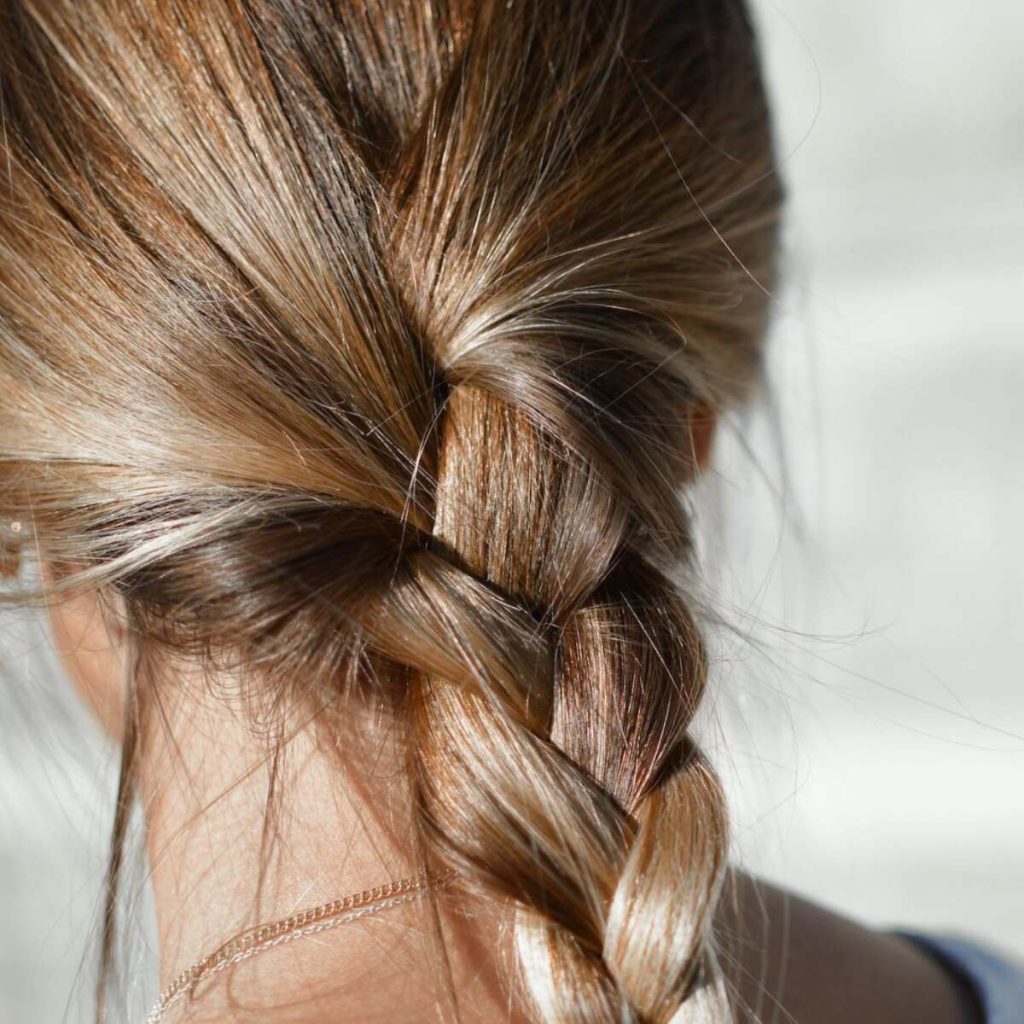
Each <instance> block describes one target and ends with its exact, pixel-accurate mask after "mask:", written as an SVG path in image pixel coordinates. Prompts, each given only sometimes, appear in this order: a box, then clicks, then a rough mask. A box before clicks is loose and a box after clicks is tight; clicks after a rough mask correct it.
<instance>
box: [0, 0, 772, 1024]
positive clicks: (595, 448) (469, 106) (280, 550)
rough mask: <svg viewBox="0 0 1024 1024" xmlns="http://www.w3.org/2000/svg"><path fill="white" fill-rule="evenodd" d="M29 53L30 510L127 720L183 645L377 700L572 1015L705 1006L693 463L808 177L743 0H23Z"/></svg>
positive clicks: (16, 177) (266, 684)
mask: <svg viewBox="0 0 1024 1024" xmlns="http://www.w3.org/2000/svg"><path fill="white" fill-rule="evenodd" d="M0 90H2V92H0V95H2V97H3V115H4V121H5V133H4V140H3V161H2V165H3V168H4V181H3V187H2V189H0V372H2V376H3V379H4V381H5V390H4V396H3V403H2V405H0V460H2V461H0V481H2V486H3V491H2V497H3V503H4V506H5V507H4V509H3V511H4V512H5V513H6V514H8V515H9V516H12V517H17V518H19V519H22V520H25V521H27V522H31V524H32V529H33V532H34V534H35V536H36V537H37V538H38V542H39V545H40V548H41V550H42V551H43V553H44V555H45V557H46V559H47V563H48V566H49V567H50V571H51V572H52V573H53V575H54V577H55V578H56V580H57V581H58V582H57V584H56V585H58V586H62V587H65V588H68V589H71V590H75V591H77V592H82V591H83V590H86V589H88V590H90V591H92V592H94V593H96V594H98V595H101V596H102V597H103V599H104V600H105V602H106V603H107V605H108V606H109V607H110V608H111V609H114V608H117V609H118V622H119V623H120V624H121V626H122V627H123V629H124V635H125V638H126V639H125V643H126V644H127V646H128V648H129V649H130V651H131V652H132V655H133V657H132V659H130V661H131V665H132V669H131V674H130V678H129V680H128V690H129V692H130V694H131V700H130V711H129V715H128V719H127V729H128V733H129V735H128V736H127V737H126V756H127V757H129V760H130V759H131V757H133V756H134V753H135V752H137V751H138V749H139V747H140V745H141V746H142V747H143V748H144V746H145V743H146V737H147V735H148V730H149V729H150V728H151V725H152V723H151V722H149V721H148V717H149V709H150V708H151V706H152V703H153V694H154V693H156V692H158V691H159V689H160V688H166V687H168V686H173V680H174V673H173V671H172V669H171V666H173V664H175V663H179V664H180V663H182V662H183V661H187V662H188V663H189V664H200V665H203V666H206V668H207V669H209V670H210V672H211V674H215V673H219V672H223V673H228V674H229V675H230V676H231V678H232V679H234V680H239V679H240V680H241V685H242V686H243V690H244V694H245V699H246V704H247V706H249V707H250V708H251V709H252V711H253V714H254V718H255V717H256V716H257V715H258V716H259V718H260V720H261V721H265V720H266V715H267V714H268V712H270V713H273V712H275V711H277V712H280V713H281V714H282V715H284V714H286V712H287V710H288V709H291V708H294V707H298V706H309V707H311V708H314V709H315V708H319V707H323V706H325V705H327V704H331V703H337V702H338V701H339V700H350V701H362V700H366V699H369V700H371V701H372V702H377V703H381V704H383V705H384V706H385V707H386V708H387V709H388V712H389V714H391V715H392V716H393V717H394V718H395V720H396V721H398V722H400V723H401V725H402V729H403V734H404V735H405V736H406V741H407V744H408V750H409V769H408V770H409V772H410V776H411V779H412V783H413V786H414V791H415V793H416V794H417V803H416V808H417V814H416V820H415V830H416V833H417V836H418V837H419V839H420V840H421V841H422V843H423V848H424V850H425V854H424V856H425V858H426V859H427V860H428V861H430V862H431V863H435V864H438V865H445V866H449V867H453V868H455V869H456V870H457V872H458V874H459V878H460V879H461V891H462V892H463V894H464V895H472V896H473V897H483V898H494V899H498V900H504V901H510V902H511V904H512V905H513V906H514V907H516V908H517V926H516V938H517V944H518V948H519V950H520V953H521V965H522V967H521V971H522V979H523V981H524V982H525V986H526V989H527V990H528V992H529V993H530V995H531V997H532V999H533V1001H534V1006H535V1010H534V1012H535V1013H537V1014H538V1015H539V1017H540V1019H543V1020H547V1021H584V1020H586V1021H596V1020H608V1021H611V1020H616V1021H617V1020H627V1019H628V1020H638V1021H640V1020H642V1021H650V1022H655V1021H668V1020H670V1019H673V1016H674V1014H675V1013H676V1011H677V1010H678V1009H679V1007H680V1005H682V1003H683V1002H684V1001H685V1000H687V998H688V997H689V996H690V995H691V993H692V992H693V990H694V989H695V988H697V987H700V986H699V985H698V982H705V981H707V980H708V979H709V978H711V977H712V976H713V973H714V972H713V969H712V965H711V961H710V945H709V935H708V925H709V912H710V908H711V906H712V904H713V899H714V895H715V893H716V890H717V885H718V881H719V879H720V876H721V870H722V866H723V863H724V853H725V843H726V827H725V816H724V811H723V808H722V801H721V796H720V794H719V792H718V789H717V786H716V784H715V780H714V775H713V772H712V771H711V769H710V768H709V766H708V765H707V763H706V762H705V760H704V758H703V757H702V755H701V754H700V752H699V751H698V750H697V749H696V748H695V746H694V744H693V743H692V741H691V739H690V738H689V736H688V726H689V724H690V721H691V718H692V716H693V713H694V711H695V708H696V706H697V704H698V701H699V699H700V695H701V691H702V688H703V684H704V680H705V677H706V674H707V665H706V660H705V655H704V650H703V647H702V644H701V641H700V634H699V631H698V629H697V626H696V623H695V619H694V616H693V614H692V612H691V610H690V609H689V608H688V607H687V603H686V600H685V599H684V597H683V596H682V594H681V592H680V590H679V588H678V586H677V585H676V584H675V583H674V582H673V574H674V572H675V570H676V569H677V568H679V567H680V566H682V565H685V563H686V561H687V559H688V557H689V554H690V524H689V522H688V517H687V514H686V511H685V506H684V504H683V503H682V502H681V501H680V489H681V488H683V487H684V486H685V485H686V483H687V482H688V481H689V480H690V479H691V477H692V476H693V473H694V470H695V467H696V463H697V462H698V458H697V454H696V450H695V449H696V448H699V447H701V446H702V445H701V443H700V442H699V441H698V442H695V438H699V437H700V436H701V434H702V431H703V434H704V435H705V436H706V433H707V427H706V425H707V423H708V422H710V420H711V419H712V418H713V417H714V415H715V414H716V413H717V412H718V411H719V410H720V409H722V408H723V407H726V406H728V405H730V404H732V403H735V402H737V401H739V400H741V399H742V398H743V397H745V395H746V394H747V393H748V392H749V391H750V389H751V387H752V386H753V385H754V384H755V382H756V379H757V374H758V367H759V364H760V346H761V340H762V335H763V330H764V324H765V318H766V313H767V303H768V295H769V292H770V290H771V287H772V283H773V256H774V247H775V237H776V225H777V217H778V209H779V203H780V188H779V183H778V180H777V178H776V176H775V172H774V166H773V154H772V149H771V139H770V131H769V122H768V114H767V111H766V105H765V97H764V94H763V91H762V85H761V81H760V78H759V71H758V65H757V60H756V53H755V45H754V39H753V37H752V34H751V30H750V26H749V23H748V21H747V18H746V15H745V14H744V11H743V9H742V7H741V6H740V5H739V4H738V3H735V2H726V0H722V2H711V0H707V2H693V3H660V2H659V3H635V4H634V3H627V2H625V0H606V2H594V0H557V2H552V0H543V2H541V0H524V2H519V0H515V2H512V3H505V2H500V3H499V2H494V3H488V2H484V3H480V2H468V0H467V2H450V3H445V2H441V0H434V2H423V0H417V2H416V3H405V2H397V0H395V2H389V3H387V4H380V5H372V4H355V3H353V4H342V5H338V4H334V3H328V2H327V0H323V2H314V3H304V4H292V3H287V2H280V0H216V2H214V0H211V2H207V3H203V4H193V3H185V2H166V0H160V2H156V0H137V2H134V3H131V4H125V3H115V2H113V0H109V2H108V0H90V2H83V0H74V2H72V0H50V2H48V3H47V4H45V5H41V4H35V3H29V2H28V0H10V2H6V3H3V4H0ZM702 425H703V426H702ZM129 769H130V766H129ZM130 780H131V772H130V770H127V771H126V773H125V784H126V786H128V787H130Z"/></svg>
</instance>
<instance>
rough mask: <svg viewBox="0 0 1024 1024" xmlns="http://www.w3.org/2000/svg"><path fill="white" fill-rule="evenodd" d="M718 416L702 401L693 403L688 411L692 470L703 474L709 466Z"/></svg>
mask: <svg viewBox="0 0 1024 1024" xmlns="http://www.w3.org/2000/svg"><path fill="white" fill-rule="evenodd" d="M717 423H718V416H717V414H716V412H715V410H714V409H713V408H712V407H711V406H710V405H709V404H708V403H707V402H704V401H699V402H695V403H694V405H693V406H692V407H691V409H690V413H689V424H690V443H691V445H692V452H693V460H694V468H695V471H696V472H698V473H701V472H703V471H704V470H705V469H707V468H708V466H709V465H710V464H711V449H712V445H713V442H714V438H715V427H716V425H717Z"/></svg>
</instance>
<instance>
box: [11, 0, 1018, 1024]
mask: <svg viewBox="0 0 1024 1024" xmlns="http://www.w3.org/2000/svg"><path fill="white" fill-rule="evenodd" d="M755 13H756V15H757V18H758V21H759V23H760V26H761V31H762V36H763V40H764V49H765V58H766V62H767V70H768V76H769V81H770V86H771V91H772V93H773V97H774V101H775V108H776V116H777V122H778V128H779V140H780V146H779V150H780V159H781V163H782V169H783V173H784V174H785V176H786V178H787V180H788V182H789V188H790V194H791V202H790V209H789V216H790V223H789V228H788V232H787V239H786V253H787V255H786V259H787V268H788V277H789V283H788V285H787V287H786V290H785V291H784V292H783V293H781V294H780V295H779V296H777V318H776V327H775V331H774V336H773V339H772V342H771V344H772V365H771V375H772V382H773V391H772V395H773V401H774V408H775V411H774V412H773V414H772V415H766V414H764V413H763V412H762V413H759V414H757V415H755V416H753V417H752V418H751V419H750V420H749V421H747V422H744V423H741V424H737V425H736V426H737V427H738V428H740V429H742V437H743V443H741V441H740V440H739V439H738V437H737V436H736V432H735V430H728V429H727V430H725V431H724V432H723V436H722V437H721V439H720V444H719V448H718V451H717V459H716V467H717V469H716V472H715V473H714V474H712V475H711V476H709V478H708V480H707V481H706V483H705V485H704V493H703V494H702V496H701V503H700V506H699V508H700V526H701V530H702V538H703V540H704V543H705V546H706V553H707V558H708V561H709V564H710V568H709V582H708V586H709V590H710V591H711V593H712V594H713V595H714V600H715V601H716V602H717V603H718V605H719V606H720V608H721V609H722V611H723V612H724V613H725V614H727V615H728V617H729V618H730V620H731V621H732V622H733V623H734V624H735V626H736V627H737V629H736V631H735V632H729V631H726V630H724V629H716V630H714V631H713V637H714V642H715V645H716V651H717V653H718V656H719V672H718V680H717V682H718V687H717V690H716V699H715V701H714V702H712V703H710V704H709V716H708V719H707V722H706V725H705V728H706V733H707V742H708V744H709V745H710V746H711V747H713V748H714V750H715V754H716V756H717V758H718V760H719V763H720V764H721V765H722V768H723V771H724V772H725V774H726V777H727V780H728V785H729V788H730V791H731V793H732V802H733V809H734V815H735V818H736V820H737V828H736V856H737V858H738V859H739V860H740V861H741V862H742V863H744V864H746V865H747V866H748V867H750V868H752V869H754V870H756V871H759V872H762V873H763V874H765V875H767V876H768V877H770V878H772V879H775V880H779V881H782V882H784V883H786V884H788V885H791V886H792V887H794V888H796V889H798V890H800V891H802V892H805V893H808V894H810V895H811V896H813V897H816V898H818V899H819V900H822V901H824V902H825V903H827V904H829V905H831V906H833V907H836V908H838V909H840V910H843V911H845V912H847V913H849V914H852V915H854V916H855V917H858V918H860V919H861V920H864V921H867V922H870V923H875V924H879V925H889V924H899V925H903V926H921V927H941V928H952V929H957V930H961V931H967V932H970V933H973V934H975V935H978V936H983V937H986V938H988V939H990V940H991V941H993V942H996V943H1000V944H1003V945H1005V946H1010V947H1016V948H1017V949H1019V950H1024V868H1022V865H1024V695H1022V688H1021V686H1020V682H1019V677H1020V674H1021V668H1020V666H1021V665H1022V663H1024V629H1022V628H1021V624H1020V619H1021V616H1022V615H1024V541H1022V538H1021V536H1020V530H1021V523H1022V522H1024V472H1022V470H1024V466H1022V464H1021V463H1022V458H1021V441H1020V438H1021V436H1022V435H1024V403H1022V401H1021V396H1022V395H1024V344H1022V342H1024V311H1022V304H1021V296H1022V292H1024V268H1022V263H1024V66H1022V64H1021V61H1020V47H1021V43H1022V42H1024V5H1021V4H1019V3H1015V2H1011V0H990V2H988V3H983V4H973V5H966V4H958V3H953V2H949V0H945V2H935V0H888V2H887V3H885V4H882V3H880V2H877V0H875V2H868V3H858V4H853V3H845V4H844V3H832V4H823V3H821V2H820V0H780V2H778V3H775V4H771V3H767V2H761V0H758V2H756V3H755ZM726 426H727V427H728V426H729V425H728V424H727V425H726ZM777 426H778V427H781V438H782V450H781V458H780V452H779V446H778V443H777V434H776V431H775V427H777ZM745 446H749V448H750V450H749V451H748V450H745ZM0 652H2V656H3V663H4V664H3V680H2V689H0V694H2V698H0V708H2V719H0V915H2V919H3V921H4V927H3V928H2V929H0V1024H56V1022H59V1021H62V1020H67V1021H69V1022H79V1021H82V1022H84V1021H85V1020H87V1019H88V1015H87V1013H86V1008H87V1007H88V995H89V977H90V969H89V965H90V964H91V963H92V959H91V953H89V952H88V951H90V950H91V948H92V947H91V946H90V943H92V942H93V941H94V938H95V924H96V909H97V899H98V894H99V891H100V884H101V879H102V870H103V863H104V854H105V848H106V834H107V828H108V822H109V817H110V798H111V793H112V783H113V767H114V763H115V762H114V756H113V752H112V751H110V750H109V749H108V748H106V747H105V746H104V745H103V744H102V741H101V740H100V737H99V736H98V734H97V731H96V729H95V727H94V726H93V725H92V724H91V722H90V721H89V720H88V718H87V717H86V716H85V715H84V713H83V711H82V709H81V708H80V707H78V705H77V704H76V703H75V702H74V700H73V698H71V697H70V695H69V693H68V690H67V687H66V686H65V685H64V683H63V680H62V679H61V678H60V674H59V672H58V671H57V670H56V668H55V666H54V663H53V659H52V656H51V655H50V653H49V651H48V648H47V640H46V637H45V634H44V633H41V632H40V631H39V629H38V625H37V624H36V623H35V622H34V620H33V617H32V616H31V615H28V614H19V615H15V614H13V613H5V614H4V615H3V616H2V617H0ZM143 906H144V905H143ZM142 922H143V927H142V930H143V932H144V931H145V928H144V924H145V914H144V913H143V914H142ZM136 950H137V952H136V955H135V957H134V958H133V959H132V960H131V961H130V963H129V967H128V975H129V978H128V980H129V989H130V991H131V992H132V993H133V995H134V998H135V1003H136V1010H137V1011H141V1009H142V1007H143V1006H144V1005H145V1003H146V1001H147V999H148V997H149V995H150V994H151V984H152V981H151V967H152V952H151V950H148V949H147V946H146V944H145V942H143V943H141V944H138V945H137V947H136ZM83 958H85V959H84V961H83ZM83 962H84V964H85V968H84V969H82V970H80V968H82V965H83ZM76 993H77V994H76ZM139 1019H140V1017H135V1020H136V1021H137V1020H139Z"/></svg>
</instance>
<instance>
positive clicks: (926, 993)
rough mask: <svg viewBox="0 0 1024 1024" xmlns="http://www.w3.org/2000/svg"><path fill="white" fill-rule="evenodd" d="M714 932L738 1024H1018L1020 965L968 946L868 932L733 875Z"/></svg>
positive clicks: (1021, 1013)
mask: <svg viewBox="0 0 1024 1024" xmlns="http://www.w3.org/2000/svg"><path fill="white" fill-rule="evenodd" d="M717 931H718V935H719V943H720V946H721V947H722V954H723V955H722V962H723V964H724V965H725V968H726V975H727V981H728V983H729V984H730V986H731V987H732V989H733V990H734V992H735V994H736V997H737V1001H738V1004H739V1008H740V1013H739V1014H738V1019H739V1020H741V1021H743V1024H754V1022H757V1024H783V1022H785V1024H864V1022H866V1021H870V1022H871V1024H921V1022H924V1021H927V1022H928V1024H1011V1022H1012V1024H1024V973H1022V972H1021V968H1020V967H1019V965H1016V964H1015V963H1014V961H1013V959H1012V958H1011V957H1008V956H1003V955H1001V954H999V953H998V952H996V951H995V950H994V949H991V948H989V947H986V946H983V945H981V944H978V943H974V942H971V941H970V940H968V939H966V938H960V937H958V938H953V937H952V936H941V935H934V936H927V935H923V934H918V933H914V932H908V931H902V930H898V929H896V930H878V929H874V928H869V927H866V926H864V925H862V924H860V923H858V922H856V921H854V920H852V919H851V918H849V917H846V916H844V915H843V914H839V913H836V912H835V911H832V910H830V909H828V908H826V907H824V906H821V905H820V904H817V903H815V902H813V901H811V900H808V899H805V898H804V897H801V896H798V895H797V894H795V893H793V892H790V891H788V890H786V889H782V888H779V887H777V886H773V885H770V884H768V883H766V882H763V881H760V880H757V879H753V878H751V877H750V876H748V875H743V874H739V873H737V874H735V875H733V876H732V877H731V879H730V884H729V886H728V887H727V892H726V896H725V898H724V899H723V901H722V905H721V908H720V912H719V915H718V919H717Z"/></svg>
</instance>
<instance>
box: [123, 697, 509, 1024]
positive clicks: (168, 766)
mask: <svg viewBox="0 0 1024 1024" xmlns="http://www.w3.org/2000/svg"><path fill="white" fill-rule="evenodd" d="M179 692H184V691H183V690H182V691H179ZM188 692H189V700H188V702H187V704H186V702H185V701H184V700H181V701H180V702H175V700H174V697H173V696H171V697H169V698H167V699H165V700H164V701H163V706H162V707H161V712H162V713H161V716H160V719H159V722H160V725H159V727H158V728H156V727H151V729H150V730H149V736H148V739H147V742H146V744H145V746H146V752H145V754H144V756H143V763H142V768H141V775H142V787H143V795H144V801H145V806H146V818H147V847H148V852H149V857H150V864H151V869H152V878H153V886H154V893H155V901H156V911H157V925H158V932H159V941H160V978H161V986H166V985H167V984H168V983H169V982H170V981H171V980H172V979H173V978H174V977H175V976H176V975H177V974H178V973H179V972H180V971H181V970H182V969H184V968H186V967H188V966H189V965H191V964H192V963H194V962H196V961H198V960H199V959H201V958H203V957H205V956H207V955H209V954H210V953H212V952H213V951H214V950H215V949H216V948H217V947H219V946H220V945H221V944H222V943H224V942H225V941H227V940H228V939H230V938H232V937H234V936H236V935H237V934H238V933H240V932H242V931H244V930H247V929H249V928H251V927H252V926H254V925H257V924H263V923H266V922H269V921H273V920H277V919H279V918H283V917H287V916H289V915H291V914H293V913H295V912H296V911H299V910H303V909H306V908H309V907H312V906H315V905H318V904H321V903H325V902H328V901H330V900H333V899H336V898H337V897H340V896H344V895H348V894H350V893H354V892H358V891H361V890H364V889H369V888H373V887H375V886H378V885H381V884H383V883H386V882H388V881H390V880H393V879H398V878H403V877H408V876H412V875H415V874H417V873H418V872H419V871H420V866H419V865H418V864H417V861H416V858H415V856H414V855H413V851H411V850H410V849H408V848H403V843H402V842H401V841H400V839H399V838H398V837H400V836H407V835H409V834H411V827H410V826H409V822H410V820H411V819H410V810H409V808H410V800H409V796H408V789H407V785H406V773H405V770H404V767H403V763H402V758H401V755H400V753H399V747H400V744H399V743H398V741H397V738H396V737H395V736H393V735H391V734H389V732H388V731H387V729H385V728H382V727H380V726H379V725H376V726H373V725H370V724H369V723H368V724H367V727H366V730H365V733H368V734H369V737H368V735H366V734H364V735H362V736H356V735H353V736H352V738H351V740H350V741H349V743H348V744H346V747H347V749H346V750H344V751H341V750H339V749H333V750H332V749H331V748H330V745H329V744H328V743H327V742H324V737H323V735H322V733H323V731H324V730H319V731H320V733H321V735H318V730H317V728H316V725H315V724H311V725H307V726H306V727H305V728H299V729H296V730H295V731H294V735H292V736H291V738H290V739H288V740H287V742H286V743H285V744H284V746H283V748H281V750H280V751H279V753H278V754H277V756H273V747H272V746H271V747H270V748H269V750H270V752H269V753H268V745H267V743H266V742H264V741H263V740H262V739H260V738H259V737H258V736H256V735H255V734H254V732H253V730H252V727H251V726H250V725H249V724H248V722H247V721H246V720H245V717H244V716H243V715H242V714H241V713H240V712H238V711H236V710H233V709H232V708H231V707H230V706H229V705H228V704H227V703H226V702H223V701H220V700H215V699H213V698H207V699H205V700H204V701H197V700H196V699H195V693H196V688H195V687H194V686H192V685H189V686H188ZM186 708H187V711H186ZM367 717H368V718H369V716H367ZM357 750H358V753H357ZM342 755H344V757H342ZM339 762H341V763H346V762H347V764H348V770H340V769H339ZM275 796H279V797H280V799H279V800H277V799H275ZM438 907H439V915H440V916H439V918H438V919H435V917H434V915H433V912H432V909H431V904H430V902H429V897H426V898H424V899H423V900H419V901H416V902H410V903H408V904H404V905H400V906H397V907H390V908H388V909H387V910H385V911H383V912H381V913H379V914H376V915H373V916H369V917H364V918H361V919H360V920H358V921H355V922H351V923H343V924H341V925H339V926H338V927H336V928H334V929H331V930H330V931H326V932H324V933H322V934H318V935H316V936H314V937H305V938H303V939H301V940H300V941H296V942H292V943H288V944H284V945H282V946H280V947H279V948H274V949H271V950H268V951H265V952H263V953H260V954H259V955H257V956H254V957H252V958H251V959H250V960H248V961H246V962H245V963H242V964H239V965H238V966H237V967H236V968H234V969H233V970H232V971H226V972H223V973H222V974H220V975H218V976H217V978H216V979H211V980H210V981H209V982H207V983H206V985H201V986H200V988H199V990H198V993H197V994H198V995H199V997H200V998H199V999H198V1001H197V1002H195V1003H194V1004H191V1005H190V1009H189V1011H188V1015H187V1019H188V1021H189V1022H190V1024H192V1022H199V1021H207V1020H208V1021H211V1022H213V1021H216V1022H217V1024H228V1022H231V1024H234V1022H236V1021H238V1022H242V1021H244V1022H246V1024H256V1022H263V1021H274V1022H275V1024H321V1022H322V1021H325V1020H359V1021H361V1022H362V1021H366V1022H370V1021H375V1020H381V1021H385V1020H387V1021H396V1020H401V1021H403V1022H405V1021H408V1022H410V1024H416V1022H420V1021H422V1022H424V1024H426V1022H440V1021H449V1020H460V1021H466V1022H470V1021H475V1020H479V1021H481V1022H482V1021H488V1022H501V1021H506V1020H509V1021H512V1020H516V1019H517V1018H514V1017H512V1016H510V1015H509V1013H508V1012H507V1011H506V1008H505V1007H504V1005H503V1003H502V1000H503V998H504V997H503V994H502V987H501V984H500V982H499V979H498V976H497V963H496V958H495V957H494V955H493V953H494V948H495V943H496V942H498V941H499V940H498V935H497V926H496V925H493V924H487V923H485V922H483V921H476V922H474V923H471V922H469V921H467V920H464V919H461V918H458V917H456V916H455V915H454V914H452V913H451V911H450V910H449V909H447V908H446V906H445V904H444V901H443V900H439V901H438ZM436 927H440V928H442V929H443V932H444V934H445V936H446V939H447V942H446V946H447V947H448V953H449V959H450V963H451V974H452V984H451V986H450V988H449V986H448V985H447V984H445V979H444V978H443V977H442V972H440V971H438V969H437V963H438V959H437V943H436V938H435V936H436V934H437V932H436ZM484 948H487V950H488V952H487V955H484V953H483V950H484ZM456 1003H457V1005H458V1012H459V1016H456V1015H455V1010H454V1004H456ZM168 1019H169V1020H170V1019H177V1018H174V1017H173V1016H172V1014H171V1013H169V1014H168Z"/></svg>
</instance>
